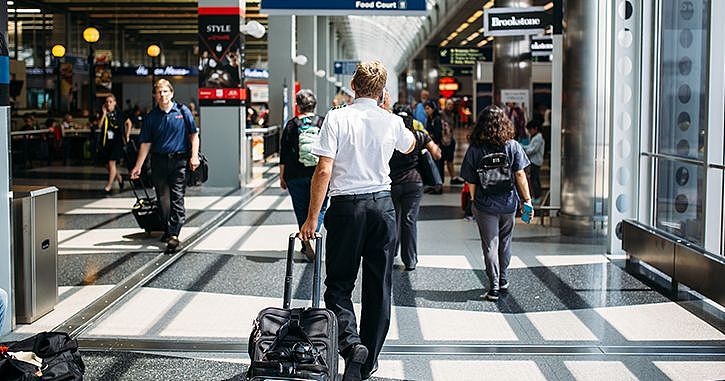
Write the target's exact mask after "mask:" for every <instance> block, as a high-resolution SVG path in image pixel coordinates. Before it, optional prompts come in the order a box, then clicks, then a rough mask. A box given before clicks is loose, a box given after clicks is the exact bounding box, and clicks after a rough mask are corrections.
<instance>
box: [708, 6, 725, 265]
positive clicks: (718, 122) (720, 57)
mask: <svg viewBox="0 0 725 381" xmlns="http://www.w3.org/2000/svg"><path fill="white" fill-rule="evenodd" d="M722 14H725V2H723V1H714V0H710V10H709V17H710V20H709V28H710V30H709V33H708V73H707V75H708V80H707V96H708V99H707V104H708V107H707V131H706V138H705V162H706V163H707V165H706V167H705V173H706V176H705V250H707V251H709V252H711V253H720V255H723V253H724V252H725V247H724V246H725V222H724V220H723V214H724V213H723V206H724V205H723V197H724V196H725V193H723V177H724V176H725V172H724V171H723V166H722V165H723V160H724V158H723V151H725V132H723V129H724V128H723V127H725V115H723V105H724V104H723V99H725V47H723V46H722V43H721V41H719V40H718V39H716V38H713V36H723V35H725V24H723V22H722V20H721V19H720V18H719V17H713V15H722Z"/></svg>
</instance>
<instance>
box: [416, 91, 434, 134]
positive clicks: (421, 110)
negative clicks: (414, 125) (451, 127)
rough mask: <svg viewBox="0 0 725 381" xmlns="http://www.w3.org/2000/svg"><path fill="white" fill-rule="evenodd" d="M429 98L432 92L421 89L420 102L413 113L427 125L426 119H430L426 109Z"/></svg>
mask: <svg viewBox="0 0 725 381" xmlns="http://www.w3.org/2000/svg"><path fill="white" fill-rule="evenodd" d="M428 100H430V92H428V90H421V91H420V102H418V104H416V105H415V112H414V114H413V118H414V119H415V120H417V121H419V122H421V123H423V125H424V126H425V125H426V121H427V119H428V115H427V113H426V111H425V105H426V104H427V103H428Z"/></svg>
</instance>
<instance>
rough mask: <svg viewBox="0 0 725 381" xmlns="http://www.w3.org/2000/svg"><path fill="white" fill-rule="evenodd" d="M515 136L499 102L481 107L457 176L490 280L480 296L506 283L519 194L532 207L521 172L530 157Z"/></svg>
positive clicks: (494, 294) (493, 296) (493, 294)
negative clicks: (470, 204) (462, 181)
mask: <svg viewBox="0 0 725 381" xmlns="http://www.w3.org/2000/svg"><path fill="white" fill-rule="evenodd" d="M514 136H515V132H514V126H513V124H512V123H511V120H510V119H509V118H508V117H507V116H506V113H505V111H504V110H503V109H501V108H500V107H498V106H488V107H486V108H485V109H483V111H481V114H480V115H479V116H478V120H477V121H476V125H475V127H474V128H473V132H471V135H470V137H469V140H470V146H469V147H468V150H467V151H466V155H465V157H464V158H463V164H461V176H462V177H463V178H464V179H465V180H466V183H468V185H469V188H470V190H471V197H472V200H473V215H474V216H475V218H476V223H477V224H478V232H479V234H480V236H481V248H482V249H483V258H484V262H485V264H486V275H487V276H488V281H489V288H488V291H487V292H486V293H485V294H484V295H483V297H484V298H485V299H487V300H492V301H495V300H498V298H499V293H500V292H501V291H507V290H508V287H509V282H508V274H507V272H506V270H507V269H508V266H509V263H510V262H511V237H512V236H513V231H514V222H515V221H514V218H515V215H516V210H517V208H519V207H520V206H521V201H520V200H519V193H521V195H522V196H523V198H524V199H523V202H524V203H526V204H528V205H531V196H530V195H529V185H528V183H527V181H526V173H525V171H524V169H525V168H526V167H527V166H528V165H529V159H528V157H527V156H526V153H525V152H524V149H523V148H522V147H521V145H520V144H519V143H518V142H517V141H516V140H514ZM499 163H505V164H504V165H500V164H499ZM492 171H493V172H492ZM514 184H515V186H514ZM516 188H518V191H519V192H516ZM531 216H532V217H533V212H532V215H531Z"/></svg>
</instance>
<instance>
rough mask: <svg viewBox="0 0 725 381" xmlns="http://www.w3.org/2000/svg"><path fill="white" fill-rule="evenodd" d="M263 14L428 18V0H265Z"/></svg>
mask: <svg viewBox="0 0 725 381" xmlns="http://www.w3.org/2000/svg"><path fill="white" fill-rule="evenodd" d="M260 13H264V14H267V15H275V16H276V15H297V16H347V15H384V16H425V14H426V13H427V10H426V5H425V0H377V1H376V0H336V1H330V0H262V4H261V9H260Z"/></svg>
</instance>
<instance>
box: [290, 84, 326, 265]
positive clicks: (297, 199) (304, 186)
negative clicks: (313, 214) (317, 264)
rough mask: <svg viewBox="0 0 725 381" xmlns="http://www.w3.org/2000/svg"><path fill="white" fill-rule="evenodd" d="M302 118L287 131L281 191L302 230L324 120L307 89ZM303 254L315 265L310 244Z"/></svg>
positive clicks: (301, 97) (300, 100)
mask: <svg viewBox="0 0 725 381" xmlns="http://www.w3.org/2000/svg"><path fill="white" fill-rule="evenodd" d="M295 100H296V101H297V108H298V109H299V111H300V115H298V116H296V117H294V118H292V119H290V121H289V122H287V125H286V126H285V128H284V130H282V138H281V143H280V151H279V178H280V188H282V189H286V190H287V191H289V195H290V197H292V207H293V209H294V211H295V217H296V218H297V225H298V227H302V224H304V223H305V220H307V210H308V209H309V207H310V186H311V185H312V175H313V174H314V173H315V166H316V165H317V161H318V159H317V156H315V155H313V154H312V151H311V149H312V144H313V143H314V141H315V140H317V137H318V134H319V131H320V127H322V122H323V121H324V118H323V117H321V116H318V115H316V114H315V107H316V106H317V99H316V98H315V94H313V93H312V91H311V90H308V89H303V90H300V91H299V92H298V93H297V96H296V98H295ZM326 209H327V199H325V201H324V202H323V204H322V208H321V209H320V215H319V217H318V226H317V230H318V231H319V229H320V227H321V226H322V221H323V218H324V217H325V210H326ZM302 254H303V255H304V256H305V257H306V258H307V259H308V260H309V261H310V262H312V261H313V260H314V259H315V252H314V250H313V249H312V245H311V244H310V241H302Z"/></svg>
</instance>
